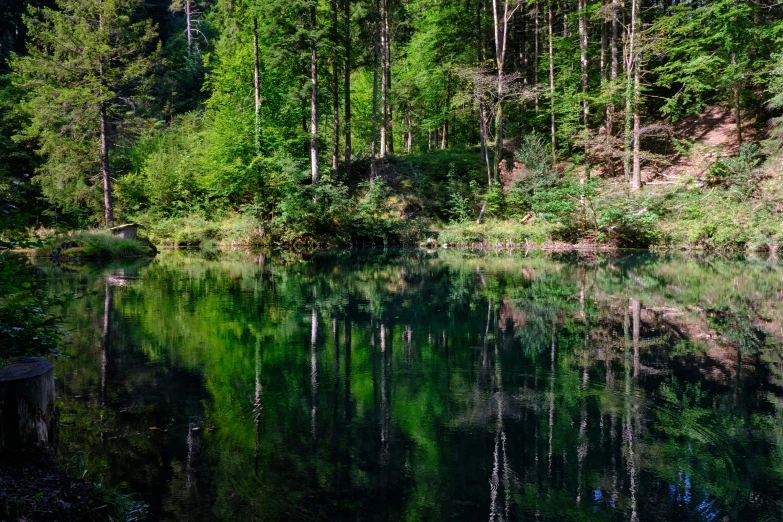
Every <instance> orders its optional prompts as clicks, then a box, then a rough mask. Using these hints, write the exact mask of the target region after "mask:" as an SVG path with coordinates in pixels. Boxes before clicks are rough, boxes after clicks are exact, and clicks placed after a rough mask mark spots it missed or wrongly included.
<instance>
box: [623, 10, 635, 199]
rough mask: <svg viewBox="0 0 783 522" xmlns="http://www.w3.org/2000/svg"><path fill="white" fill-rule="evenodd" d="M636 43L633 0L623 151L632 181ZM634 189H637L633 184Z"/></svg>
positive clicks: (626, 178)
mask: <svg viewBox="0 0 783 522" xmlns="http://www.w3.org/2000/svg"><path fill="white" fill-rule="evenodd" d="M635 44H636V0H631V23H630V25H629V26H628V55H627V57H626V59H625V71H626V82H625V150H624V151H623V152H624V154H623V158H624V159H623V170H624V171H625V182H626V183H629V184H630V183H632V181H631V159H632V147H633V123H634V112H635V111H634V74H633V68H634V62H635V54H634V53H635V52H636V49H635V48H634V47H635ZM632 189H633V190H636V188H634V187H633V186H632Z"/></svg>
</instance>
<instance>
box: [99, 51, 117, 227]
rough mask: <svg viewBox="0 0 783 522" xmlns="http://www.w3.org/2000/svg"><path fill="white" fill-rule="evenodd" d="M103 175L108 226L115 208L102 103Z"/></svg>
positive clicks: (105, 119)
mask: <svg viewBox="0 0 783 522" xmlns="http://www.w3.org/2000/svg"><path fill="white" fill-rule="evenodd" d="M102 74H103V64H101V75H102ZM100 116H101V176H102V177H103V206H104V210H105V213H104V218H105V220H106V226H107V227H110V226H111V225H112V222H113V221H114V208H113V206H112V201H111V179H110V178H109V137H108V132H109V130H108V121H107V120H108V118H107V116H106V106H105V105H104V104H103V103H101V108H100Z"/></svg>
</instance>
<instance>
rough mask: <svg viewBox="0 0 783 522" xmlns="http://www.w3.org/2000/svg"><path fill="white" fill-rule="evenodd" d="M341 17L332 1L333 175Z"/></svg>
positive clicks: (334, 170)
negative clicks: (338, 33)
mask: <svg viewBox="0 0 783 522" xmlns="http://www.w3.org/2000/svg"><path fill="white" fill-rule="evenodd" d="M338 26H339V16H338V7H337V0H332V60H331V61H332V174H333V175H334V174H336V173H337V158H338V157H339V155H340V93H339V92H338V91H339V89H340V84H339V82H338V77H337V68H338V62H339V60H338V54H339V48H340V43H339V41H338V36H337V31H338Z"/></svg>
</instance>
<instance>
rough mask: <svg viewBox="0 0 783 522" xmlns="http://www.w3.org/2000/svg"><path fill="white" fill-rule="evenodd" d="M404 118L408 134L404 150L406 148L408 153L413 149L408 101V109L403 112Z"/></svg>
mask: <svg viewBox="0 0 783 522" xmlns="http://www.w3.org/2000/svg"><path fill="white" fill-rule="evenodd" d="M405 118H406V120H407V123H408V134H407V139H406V144H405V150H406V152H407V153H408V154H410V153H411V151H412V150H413V123H412V121H411V105H410V103H408V109H407V112H406V114H405Z"/></svg>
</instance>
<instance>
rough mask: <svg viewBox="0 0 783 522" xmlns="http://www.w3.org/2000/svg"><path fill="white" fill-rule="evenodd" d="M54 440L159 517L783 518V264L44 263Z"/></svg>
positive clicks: (332, 257)
mask: <svg viewBox="0 0 783 522" xmlns="http://www.w3.org/2000/svg"><path fill="white" fill-rule="evenodd" d="M39 266H40V267H41V273H42V277H44V278H45V279H46V280H47V282H48V289H49V292H51V293H52V294H58V295H62V294H66V293H68V292H74V295H75V299H74V300H73V301H72V302H71V303H70V304H69V305H67V307H66V308H65V309H64V310H63V311H62V315H63V318H64V324H63V327H64V329H66V330H67V331H68V332H70V336H69V339H68V344H67V345H66V346H65V351H66V352H68V353H69V354H70V355H71V357H68V358H61V359H60V360H58V362H57V363H56V369H55V371H56V386H57V393H58V398H59V406H60V409H61V411H62V416H61V422H62V428H61V432H60V454H59V458H60V461H61V463H62V464H63V465H64V466H65V467H67V468H68V469H69V471H70V472H72V473H73V474H75V475H78V476H85V477H86V478H89V479H90V480H92V481H94V482H96V483H102V484H108V485H112V486H116V487H119V488H120V489H121V490H122V491H125V492H129V493H133V494H134V495H135V496H136V498H139V499H141V500H143V501H144V502H145V503H146V504H147V505H148V511H149V517H150V519H152V520H198V521H205V520H241V521H245V520H279V519H291V520H355V519H360V520H402V519H407V520H442V519H458V520H471V521H472V520H490V521H501V520H504V521H505V520H537V521H555V520H590V521H620V520H629V521H644V522H646V521H658V520H659V521H702V520H703V521H752V520H759V521H761V520H779V519H780V518H781V517H783V342H782V341H783V326H782V323H781V318H783V265H781V264H778V263H776V262H775V261H768V260H764V259H727V258H721V257H711V256H701V257H696V256H679V255H677V256H674V255H671V256H656V255H652V254H647V253H643V254H642V253H639V254H634V253H607V254H596V255H585V254H576V253H560V254H545V253H541V252H537V253H529V254H527V255H526V254H525V253H524V252H522V253H516V254H505V255H495V254H487V255H474V254H465V253H459V252H452V251H444V250H441V251H439V252H431V253H427V252H424V251H398V250H389V251H351V252H348V251H346V252H333V253H322V254H313V255H309V256H298V255H293V254H289V255H261V254H257V253H255V254H251V253H245V252H227V253H222V254H208V253H200V252H196V251H167V252H162V253H161V254H160V255H159V256H158V257H157V258H155V259H154V260H130V261H123V262H114V263H109V264H82V265H67V266H61V267H55V266H52V265H51V264H46V263H44V264H39Z"/></svg>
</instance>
